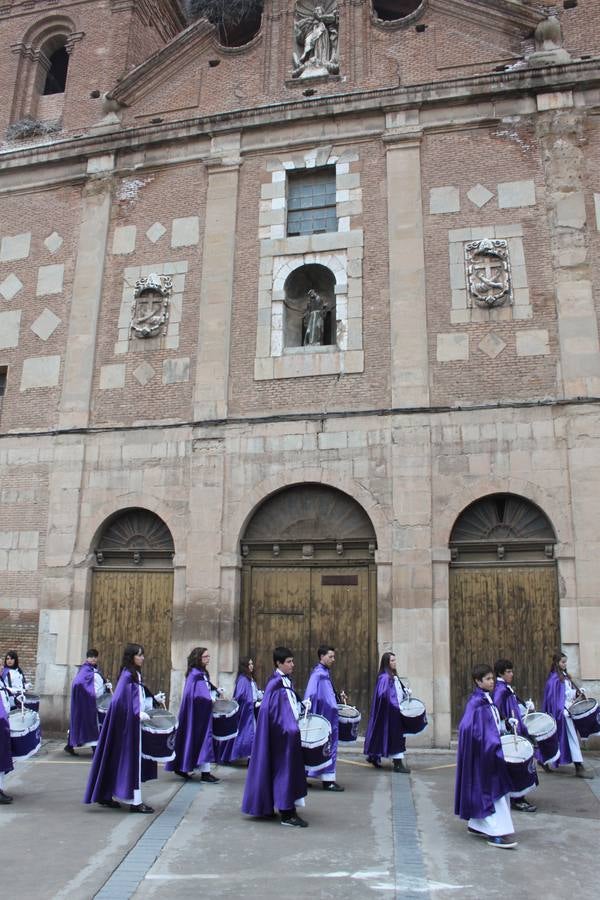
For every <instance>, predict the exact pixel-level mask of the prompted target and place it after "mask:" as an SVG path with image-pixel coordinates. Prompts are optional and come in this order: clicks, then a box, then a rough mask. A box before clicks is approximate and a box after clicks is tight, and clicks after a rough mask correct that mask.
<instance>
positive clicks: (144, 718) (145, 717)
mask: <svg viewBox="0 0 600 900" xmlns="http://www.w3.org/2000/svg"><path fill="white" fill-rule="evenodd" d="M149 721H150V716H149V715H148V713H147V712H144V710H142V711H141V713H140V722H149Z"/></svg>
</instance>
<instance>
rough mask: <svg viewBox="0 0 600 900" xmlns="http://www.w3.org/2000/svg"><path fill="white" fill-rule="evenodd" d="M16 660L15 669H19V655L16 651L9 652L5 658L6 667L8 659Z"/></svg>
mask: <svg viewBox="0 0 600 900" xmlns="http://www.w3.org/2000/svg"><path fill="white" fill-rule="evenodd" d="M9 658H10V659H14V661H15V669H18V668H19V654H18V653H17V651H16V650H8V651H7V652H6V654H5V656H4V665H6V660H7V659H9Z"/></svg>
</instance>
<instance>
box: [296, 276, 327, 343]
mask: <svg viewBox="0 0 600 900" xmlns="http://www.w3.org/2000/svg"><path fill="white" fill-rule="evenodd" d="M307 297H308V303H307V306H306V310H305V312H304V315H303V317H302V323H303V325H304V341H303V343H304V346H305V347H319V346H321V345H322V344H323V338H324V337H325V317H326V316H327V313H328V312H329V310H330V309H331V306H330V305H329V304H328V303H326V301H324V300H323V299H322V297H321V295H320V294H319V293H318V291H315V290H314V288H311V289H310V290H309V291H308V293H307Z"/></svg>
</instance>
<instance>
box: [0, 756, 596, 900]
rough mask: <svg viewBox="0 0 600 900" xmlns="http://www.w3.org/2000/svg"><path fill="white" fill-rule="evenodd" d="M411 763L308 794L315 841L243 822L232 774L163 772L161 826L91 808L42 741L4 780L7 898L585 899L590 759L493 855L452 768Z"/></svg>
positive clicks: (305, 833) (71, 771) (81, 764)
mask: <svg viewBox="0 0 600 900" xmlns="http://www.w3.org/2000/svg"><path fill="white" fill-rule="evenodd" d="M410 763H411V765H412V768H413V774H412V775H411V776H410V777H406V776H400V775H396V776H393V775H392V774H391V772H390V771H389V770H383V771H375V770H374V769H372V768H371V767H370V766H366V765H365V763H364V761H363V758H362V757H361V756H360V754H358V753H356V752H350V753H348V752H345V753H344V754H343V756H342V758H341V761H340V763H339V767H338V780H339V781H341V782H342V783H344V784H345V786H346V788H347V790H346V792H345V793H344V794H337V795H331V794H326V793H325V792H323V791H322V790H321V789H320V787H318V786H317V787H315V788H313V789H311V790H310V792H309V797H308V802H307V806H306V810H305V812H304V815H305V817H306V819H307V820H308V821H309V822H310V827H309V828H308V829H303V830H300V829H292V828H282V827H281V826H280V825H279V824H278V822H277V821H273V822H271V821H254V820H251V819H247V818H246V817H244V816H242V815H241V813H240V812H239V807H240V800H241V795H242V791H243V785H244V779H245V769H242V768H224V769H221V770H220V771H219V773H218V774H219V775H221V776H222V782H221V784H219V785H215V786H213V785H201V784H199V783H197V782H195V781H194V782H189V783H187V784H185V785H184V784H183V783H182V782H181V781H180V780H179V779H176V778H175V777H174V776H170V775H166V774H165V773H162V774H161V776H160V778H159V780H158V781H156V782H152V783H151V784H149V785H147V786H146V787H145V792H144V796H145V799H146V800H147V801H148V802H150V803H152V805H153V806H155V807H156V809H157V811H160V814H157V815H156V816H136V815H131V814H129V813H126V812H120V811H113V810H107V809H102V808H100V807H85V806H83V805H82V804H81V796H82V793H83V788H84V785H85V780H86V776H87V770H88V765H89V763H88V761H87V759H85V758H83V756H82V758H80V759H71V758H68V757H66V756H65V755H64V754H63V753H62V750H61V745H59V744H57V743H54V742H49V743H47V744H45V746H44V747H43V749H42V751H41V752H40V754H38V756H37V757H35V758H34V759H32V760H30V761H29V762H27V763H25V764H24V765H23V766H22V767H20V768H19V770H18V772H17V773H16V774H14V775H13V776H11V778H10V781H9V783H8V789H9V790H10V792H12V793H13V794H14V796H15V803H14V804H13V805H12V806H10V807H2V808H1V809H0V828H1V830H0V835H1V847H2V857H3V858H4V859H9V860H13V861H15V862H16V863H17V864H14V865H11V867H10V886H11V893H14V894H15V896H18V897H19V898H20V900H30V898H31V900H33V898H36V900H37V898H40V897H43V898H60V900H87V898H93V897H98V900H125V898H129V897H135V900H150V898H152V900H154V898H159V897H164V896H167V897H169V898H187V897H192V896H193V897H196V896H198V895H199V894H201V895H202V897H203V900H213V898H215V900H216V898H221V897H223V898H228V897H236V898H237V897H240V896H243V897H244V898H246V900H255V898H256V900H258V898H275V897H277V898H281V897H283V898H285V900H300V898H302V900H304V898H315V900H330V898H331V900H352V898H368V897H369V896H373V897H377V896H387V897H390V898H399V900H414V898H421V900H428V898H431V900H438V898H439V900H446V898H450V897H452V898H459V900H475V898H477V900H480V898H482V897H485V898H495V897H501V896H503V897H504V896H510V895H513V896H516V897H518V898H519V900H534V898H538V897H540V896H546V897H559V896H561V895H572V896H574V897H575V896H576V897H577V900H592V898H594V900H595V898H596V896H597V890H596V887H597V877H598V863H597V859H598V846H599V845H600V756H599V755H598V754H595V755H594V756H593V757H590V758H589V764H590V765H591V766H593V767H595V769H596V771H597V775H598V777H597V780H595V781H591V782H587V781H583V780H580V779H575V778H574V777H572V776H571V775H567V774H556V775H545V774H543V773H542V774H541V776H540V778H541V784H540V787H539V789H538V791H537V793H536V797H535V799H536V802H537V804H538V807H539V811H538V813H536V814H535V815H527V814H523V813H520V814H515V817H514V819H515V826H516V828H517V836H518V839H519V847H518V849H516V850H514V851H499V850H495V849H494V848H492V847H488V846H487V845H486V844H485V842H484V841H482V840H481V839H478V838H475V837H472V836H470V835H469V834H468V833H467V831H466V828H465V826H464V824H463V823H460V822H459V821H458V820H456V819H455V818H454V816H453V815H452V813H451V809H452V791H453V781H454V765H453V756H452V755H451V754H449V753H441V752H419V753H417V752H414V753H412V754H410ZM7 826H8V827H7ZM17 861H24V862H23V864H19V863H18V862H17Z"/></svg>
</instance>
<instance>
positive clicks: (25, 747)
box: [8, 709, 42, 761]
mask: <svg viewBox="0 0 600 900" xmlns="http://www.w3.org/2000/svg"><path fill="white" fill-rule="evenodd" d="M8 719H9V723H10V746H11V752H12V756H13V760H17V761H21V760H25V759H29V757H30V756H33V755H34V753H37V752H38V750H39V749H40V747H41V745H42V732H41V728H40V717H39V716H38V714H37V713H36V712H35V711H34V710H32V709H24V710H23V711H21V710H20V709H16V710H14V711H13V712H11V714H10V715H9V717H8Z"/></svg>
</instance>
